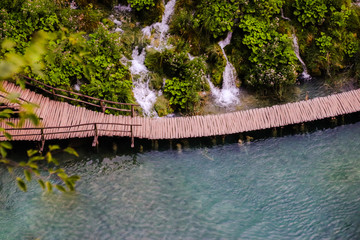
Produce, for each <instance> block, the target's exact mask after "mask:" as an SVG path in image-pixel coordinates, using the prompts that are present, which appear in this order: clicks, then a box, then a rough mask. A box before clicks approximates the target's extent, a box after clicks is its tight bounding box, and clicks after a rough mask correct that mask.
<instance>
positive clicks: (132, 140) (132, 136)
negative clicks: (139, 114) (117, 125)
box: [130, 125, 135, 148]
mask: <svg viewBox="0 0 360 240" xmlns="http://www.w3.org/2000/svg"><path fill="white" fill-rule="evenodd" d="M130 131H131V148H134V147H135V140H134V131H133V125H130Z"/></svg>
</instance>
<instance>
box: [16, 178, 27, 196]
mask: <svg viewBox="0 0 360 240" xmlns="http://www.w3.org/2000/svg"><path fill="white" fill-rule="evenodd" d="M16 181H17V184H18V186H19V188H20V190H21V191H23V192H26V191H27V187H26V184H25V182H24V180H22V179H21V178H20V177H17V178H16Z"/></svg>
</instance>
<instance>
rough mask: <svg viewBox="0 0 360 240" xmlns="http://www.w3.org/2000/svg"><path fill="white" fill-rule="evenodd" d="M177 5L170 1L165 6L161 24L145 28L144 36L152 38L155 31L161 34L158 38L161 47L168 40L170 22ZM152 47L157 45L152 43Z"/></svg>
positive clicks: (143, 30) (172, 0)
mask: <svg viewBox="0 0 360 240" xmlns="http://www.w3.org/2000/svg"><path fill="white" fill-rule="evenodd" d="M175 4H176V0H170V1H169V2H168V3H167V4H166V5H165V10H164V14H163V16H162V19H161V22H157V23H154V24H152V25H150V26H147V27H145V28H143V29H142V30H141V31H142V33H143V35H144V36H146V37H151V32H152V30H153V29H155V31H156V32H157V33H158V34H159V36H158V38H159V41H160V43H159V45H162V44H163V42H164V41H165V40H166V34H167V32H168V31H169V24H168V23H169V21H170V18H171V16H172V15H173V13H174V11H175ZM151 44H152V45H155V44H154V42H153V41H152V42H151Z"/></svg>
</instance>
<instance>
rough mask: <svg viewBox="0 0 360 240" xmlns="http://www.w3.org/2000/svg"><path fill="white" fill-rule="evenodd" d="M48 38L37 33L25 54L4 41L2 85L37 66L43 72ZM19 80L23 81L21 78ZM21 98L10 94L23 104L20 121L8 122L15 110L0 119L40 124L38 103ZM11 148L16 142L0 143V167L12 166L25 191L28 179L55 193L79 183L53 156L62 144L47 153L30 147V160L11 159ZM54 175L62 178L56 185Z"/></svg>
mask: <svg viewBox="0 0 360 240" xmlns="http://www.w3.org/2000/svg"><path fill="white" fill-rule="evenodd" d="M48 40H49V38H48V35H47V34H46V33H45V32H38V33H37V34H35V35H34V37H33V41H32V42H31V43H29V47H27V48H25V49H24V52H25V53H24V54H23V55H22V54H19V53H15V52H14V51H13V47H14V43H13V42H11V41H10V40H7V41H4V42H3V44H2V49H6V51H7V54H5V56H4V59H2V60H0V70H1V71H0V84H2V81H3V80H4V79H8V78H9V77H11V76H14V75H15V74H16V73H18V72H21V71H22V70H23V69H24V68H27V67H30V68H32V69H36V70H37V73H38V74H40V73H41V71H40V69H39V64H40V61H41V55H42V54H43V53H44V52H46V49H45V48H44V46H45V43H46V42H47V41H48ZM19 81H20V82H21V80H19ZM22 84H23V83H22ZM3 92H4V91H3ZM5 93H6V92H5ZM18 97H19V94H17V93H6V98H7V99H8V101H9V102H10V103H12V104H17V105H18V106H19V111H18V113H17V115H18V118H19V121H18V123H17V124H16V125H15V124H14V123H12V122H8V121H7V120H8V119H9V118H11V117H14V114H15V112H14V111H13V110H11V109H5V110H2V111H1V112H0V121H1V122H3V123H4V122H5V124H6V125H7V126H9V127H15V128H21V127H22V126H23V125H24V123H25V122H27V121H29V122H30V123H32V124H33V125H34V126H38V127H40V119H39V118H38V116H37V115H36V114H35V111H34V110H35V108H37V107H38V106H36V105H34V104H32V103H22V102H21V101H20V100H19V99H18ZM0 131H1V132H2V134H3V135H4V136H5V137H6V138H7V139H8V140H9V141H10V140H11V139H12V135H11V134H10V133H9V132H7V131H6V129H5V128H1V129H0ZM11 149H12V145H11V143H10V142H7V141H4V142H0V167H6V168H7V169H8V171H9V173H10V174H11V175H12V176H13V177H14V180H15V181H16V182H17V184H18V186H19V188H20V189H21V190H22V191H24V192H26V191H27V182H30V181H32V180H35V179H36V181H37V182H38V184H39V185H40V186H41V188H42V189H43V190H46V191H47V192H52V191H53V188H54V187H55V188H56V189H58V190H59V191H61V192H69V191H70V192H71V191H74V190H75V184H76V182H77V181H78V180H79V179H80V178H79V177H78V176H76V175H73V176H69V175H67V174H66V173H65V171H64V170H63V169H61V168H58V167H57V166H58V165H59V162H58V161H57V160H56V158H54V157H53V153H54V152H56V151H59V150H60V147H59V146H57V145H52V146H49V151H48V152H47V153H46V154H45V155H43V154H42V153H40V152H39V151H37V150H28V151H27V155H28V157H29V160H28V161H26V162H25V161H22V162H16V161H12V160H11V159H10V158H8V151H9V150H11ZM63 151H64V152H67V153H69V154H72V155H75V156H78V155H77V153H76V152H75V150H74V149H72V148H70V147H68V148H66V149H64V150H63ZM43 162H46V163H47V166H48V167H50V168H48V169H46V170H45V169H44V168H43ZM52 176H57V177H58V179H61V181H62V183H59V181H57V183H56V184H53V183H51V182H50V181H51V180H52V179H51V177H52Z"/></svg>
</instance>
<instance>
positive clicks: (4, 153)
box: [0, 146, 7, 158]
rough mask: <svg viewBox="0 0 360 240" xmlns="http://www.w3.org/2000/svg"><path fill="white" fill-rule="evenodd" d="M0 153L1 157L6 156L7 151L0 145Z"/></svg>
mask: <svg viewBox="0 0 360 240" xmlns="http://www.w3.org/2000/svg"><path fill="white" fill-rule="evenodd" d="M0 154H1V156H2V157H3V158H6V155H7V152H6V150H5V149H4V148H3V147H1V146H0Z"/></svg>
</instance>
